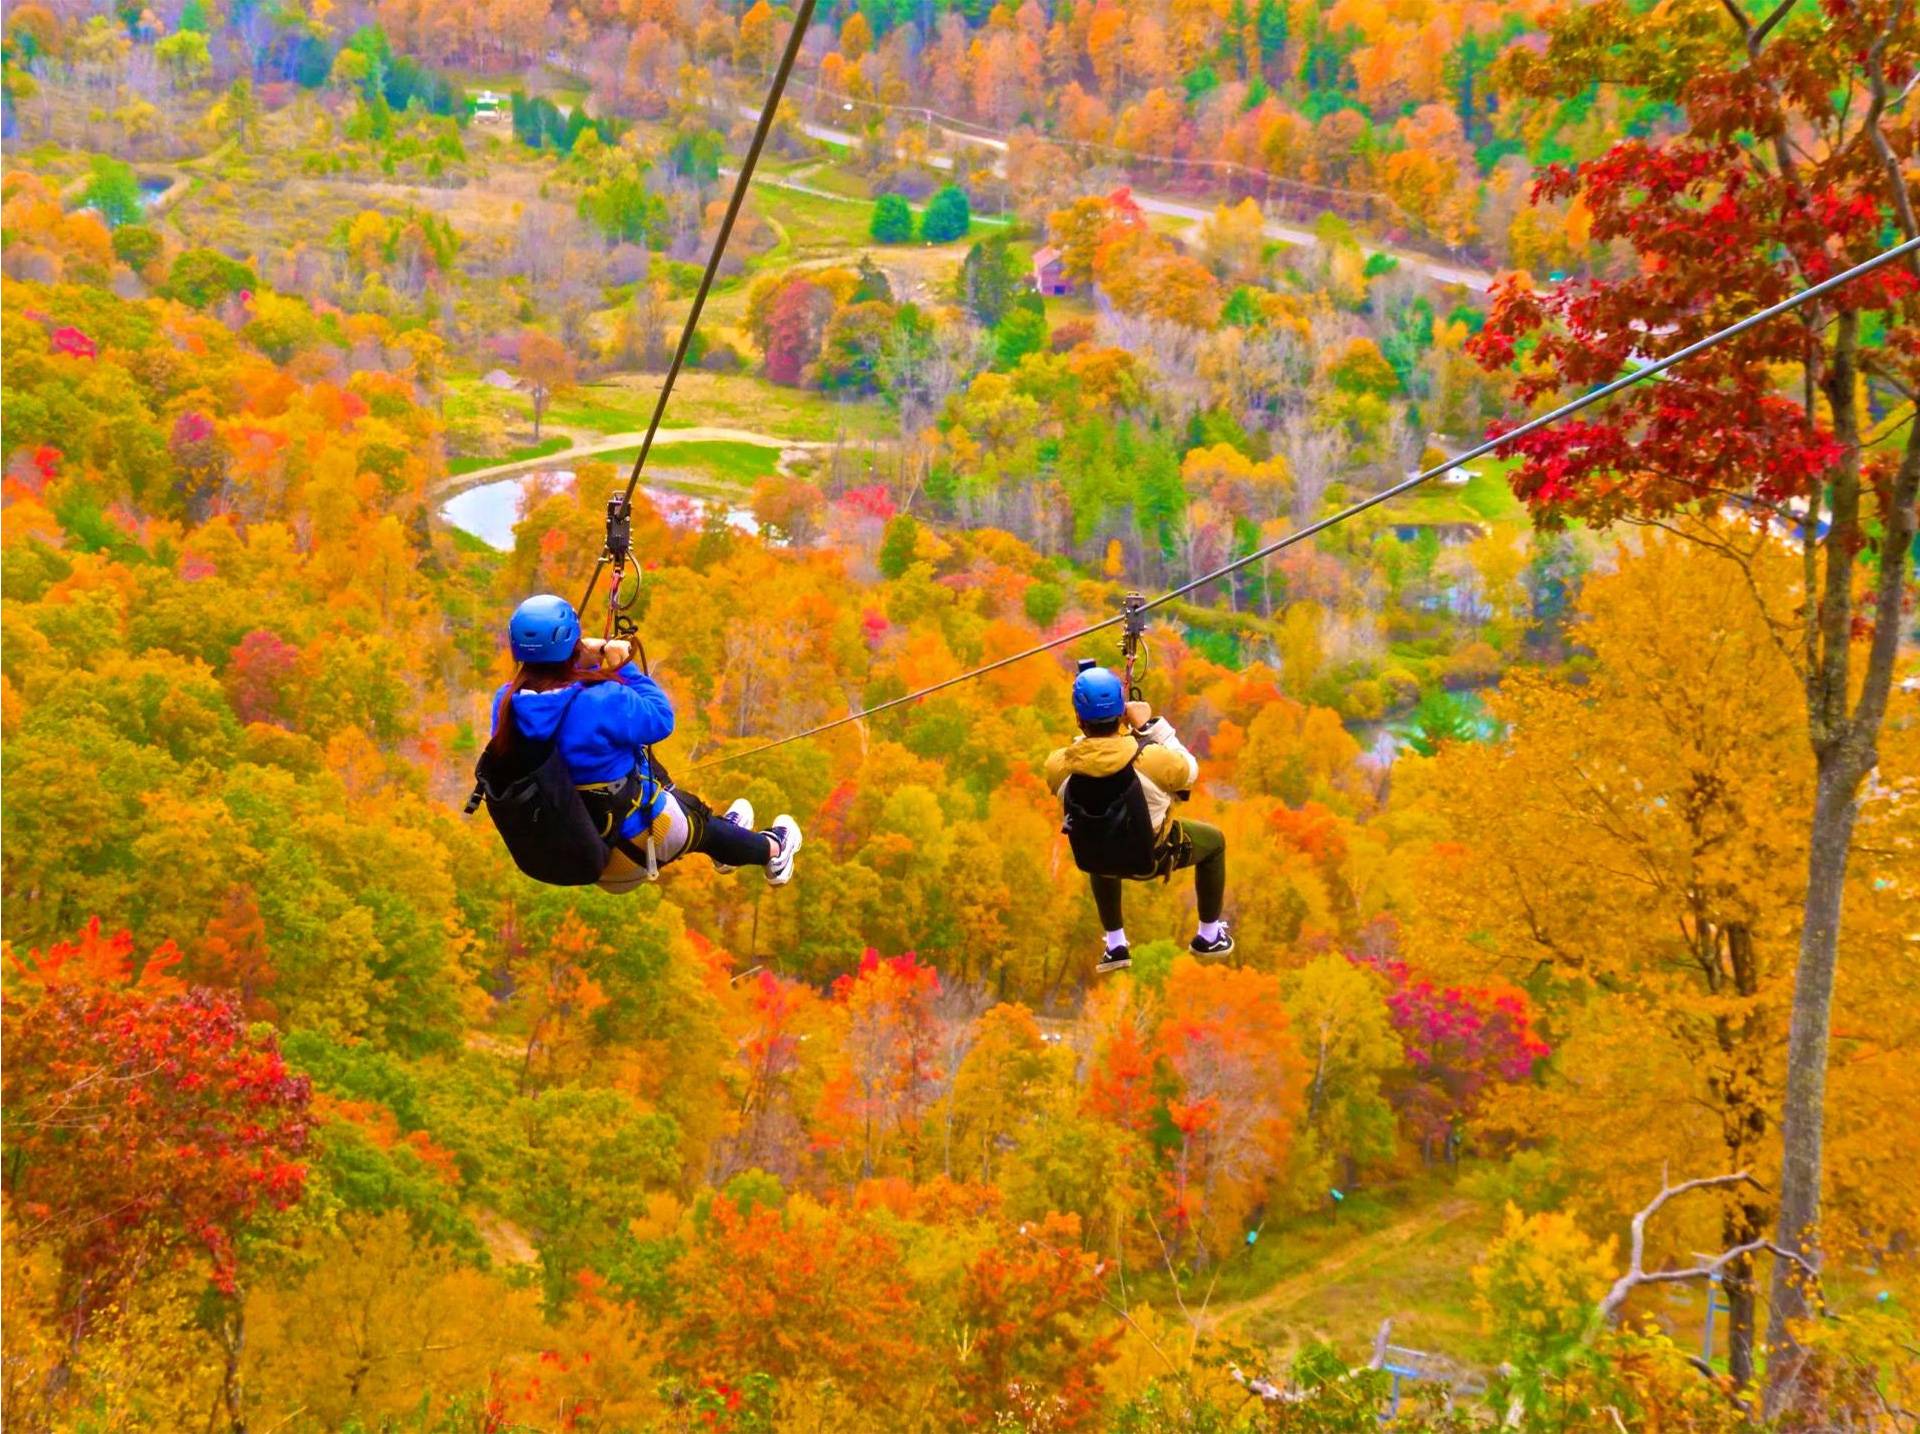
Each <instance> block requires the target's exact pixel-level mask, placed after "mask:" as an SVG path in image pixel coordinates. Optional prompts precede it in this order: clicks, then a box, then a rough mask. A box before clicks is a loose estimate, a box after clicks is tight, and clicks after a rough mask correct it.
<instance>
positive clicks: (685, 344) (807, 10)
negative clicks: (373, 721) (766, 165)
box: [574, 0, 815, 613]
mask: <svg viewBox="0 0 1920 1434" xmlns="http://www.w3.org/2000/svg"><path fill="white" fill-rule="evenodd" d="M814 3H815V0H800V5H799V8H798V9H797V10H796V11H795V13H794V17H793V32H792V33H791V34H789V35H788V36H787V49H786V53H785V54H783V55H782V56H781V57H780V68H779V69H777V70H775V71H774V74H773V83H772V84H771V85H770V86H769V87H768V89H767V102H766V103H765V104H764V105H762V106H761V107H760V122H759V123H758V124H756V125H755V126H754V130H753V142H752V143H751V144H749V145H748V146H747V154H746V158H745V159H743V160H741V161H740V173H739V175H738V177H737V178H735V180H734V181H733V197H732V198H731V199H729V200H728V201H727V212H726V215H725V216H724V217H723V218H722V219H721V220H720V232H719V233H717V234H715V235H714V236H713V250H712V252H711V253H709V254H708V255H707V269H706V272H705V273H704V274H702V275H701V276H700V287H699V288H698V289H695V290H694V293H693V307H692V308H691V309H689V310H688V311H687V322H686V326H685V327H684V328H682V329H681V330H680V344H679V347H677V348H676V349H674V351H673V362H672V363H670V364H668V365H667V376H666V378H665V379H664V380H663V381H662V382H661V384H660V396H659V398H658V399H656V400H655V401H654V405H653V417H652V418H650V419H648V420H647V431H646V434H645V436H643V437H642V438H641V440H640V452H639V453H638V454H636V455H635V457H634V460H633V472H632V473H631V474H629V475H628V477H627V489H626V494H625V497H624V498H623V500H622V502H623V504H624V506H625V507H627V508H628V509H629V510H630V509H631V508H632V505H633V492H634V489H636V488H638V487H639V486H640V470H641V469H643V468H644V467H646V465H647V455H648V454H649V453H651V452H652V451H653V438H654V435H655V434H656V433H658V432H659V431H660V420H661V418H662V417H663V416H664V415H665V413H666V411H667V400H668V399H669V398H671V397H672V396H673V382H674V380H675V379H677V378H678V377H680V370H681V368H682V367H684V366H685V364H686V361H687V350H688V349H690V348H691V347H692V346H693V335H694V331H695V330H696V329H697V328H699V326H700V311H701V310H702V309H704V308H705V307H706V305H707V293H708V291H709V290H710V289H712V288H713V279H714V275H715V274H717V273H719V271H720V260H721V258H722V257H723V256H724V255H725V254H726V252H727V240H728V239H729V238H731V237H732V235H733V223H734V220H736V219H738V218H739V217H740V206H741V205H742V204H744V203H745V202H746V198H747V186H748V185H750V184H752V183H753V171H754V166H755V165H757V164H759V162H760V151H761V150H762V149H764V148H765V147H766V143H767V135H768V134H769V133H770V132H771V131H772V129H773V116H774V112H775V111H777V110H778V109H779V108H780V97H781V95H783V94H784V93H786V88H787V77H788V76H789V75H791V74H792V73H793V66H794V62H795V61H796V60H798V59H799V58H800V46H801V43H802V42H803V41H804V40H805V39H806V37H807V26H808V25H809V24H810V23H812V20H813V7H814ZM610 557H611V554H609V553H607V552H602V553H601V554H600V557H599V558H598V559H597V560H596V561H595V563H594V565H593V575H592V576H591V577H589V578H588V579H587V588H586V591H585V592H583V593H581V594H580V601H579V602H578V603H577V604H576V605H575V609H574V610H575V611H576V612H582V613H584V612H585V611H586V610H587V604H588V603H589V602H591V601H592V600H593V590H594V588H595V587H596V586H597V585H598V584H599V582H600V574H601V573H602V572H603V571H604V570H605V568H606V566H607V563H608V561H609V560H610Z"/></svg>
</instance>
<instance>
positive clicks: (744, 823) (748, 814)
mask: <svg viewBox="0 0 1920 1434" xmlns="http://www.w3.org/2000/svg"><path fill="white" fill-rule="evenodd" d="M715 820H716V821H723V822H732V823H733V824H734V825H735V826H737V827H739V828H740V830H741V831H747V832H750V831H752V830H753V803H752V802H750V801H748V800H747V799H746V798H745V797H741V798H740V799H739V800H738V801H736V802H735V803H734V804H733V805H732V806H730V807H728V808H727V810H726V811H725V812H724V813H723V814H722V815H721V816H719V817H717V818H715ZM713 869H714V870H715V871H717V872H719V873H720V874H721V875H722V876H724V875H726V874H727V873H728V872H730V871H738V870H740V868H739V867H737V866H722V865H720V863H719V862H717V861H716V862H715V863H714V864H713Z"/></svg>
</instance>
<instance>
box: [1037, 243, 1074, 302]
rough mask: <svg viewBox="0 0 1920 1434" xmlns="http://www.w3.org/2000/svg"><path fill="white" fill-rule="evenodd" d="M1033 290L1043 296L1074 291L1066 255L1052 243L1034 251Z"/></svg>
mask: <svg viewBox="0 0 1920 1434" xmlns="http://www.w3.org/2000/svg"><path fill="white" fill-rule="evenodd" d="M1033 292H1034V293H1036V294H1039V295H1041V296H1042V297H1046V296H1047V295H1053V296H1054V297H1059V296H1060V295H1063V294H1071V293H1072V292H1073V280H1072V279H1069V278H1068V277H1067V263H1066V256H1065V255H1064V254H1062V253H1061V252H1060V251H1059V250H1058V249H1056V248H1054V247H1053V245H1051V244H1048V245H1046V246H1044V247H1043V248H1040V249H1036V250H1034V252H1033Z"/></svg>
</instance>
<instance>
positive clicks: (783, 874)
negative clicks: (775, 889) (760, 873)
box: [767, 812, 800, 886]
mask: <svg viewBox="0 0 1920 1434" xmlns="http://www.w3.org/2000/svg"><path fill="white" fill-rule="evenodd" d="M773 839H774V842H775V843H776V844H777V845H778V846H779V848H780V849H779V850H778V851H776V852H775V853H774V854H773V860H772V861H770V862H768V863H767V885H769V886H785V885H786V884H787V883H788V882H790V881H792V880H793V859H794V857H795V856H796V855H798V854H799V851H800V823H798V822H796V821H795V820H794V819H793V818H792V817H790V816H788V815H787V814H786V813H785V812H782V813H780V815H779V816H777V817H775V818H774V819H773Z"/></svg>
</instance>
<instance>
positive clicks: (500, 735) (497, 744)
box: [487, 658, 615, 757]
mask: <svg viewBox="0 0 1920 1434" xmlns="http://www.w3.org/2000/svg"><path fill="white" fill-rule="evenodd" d="M614 677H615V674H613V673H611V672H606V671H603V670H602V669H601V668H599V667H575V666H574V664H573V659H572V658H568V659H567V660H566V661H565V662H523V663H521V664H520V667H519V669H518V670H517V671H516V672H515V673H514V674H513V681H511V682H509V683H508V684H507V690H506V691H505V692H504V693H502V694H501V696H500V705H499V707H498V708H497V709H496V711H497V713H498V715H497V716H496V717H495V718H494V724H493V735H492V736H491V737H490V738H488V739H487V750H488V751H489V752H491V753H493V755H494V756H496V757H498V756H502V755H504V754H505V752H506V750H507V744H508V743H509V742H511V741H512V740H513V699H514V698H515V697H517V696H519V695H520V694H521V693H522V692H553V691H557V690H558V689H560V688H562V687H568V686H571V685H572V684H573V683H576V682H578V683H581V684H583V685H591V684H592V683H595V682H611V681H613V680H614Z"/></svg>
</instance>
